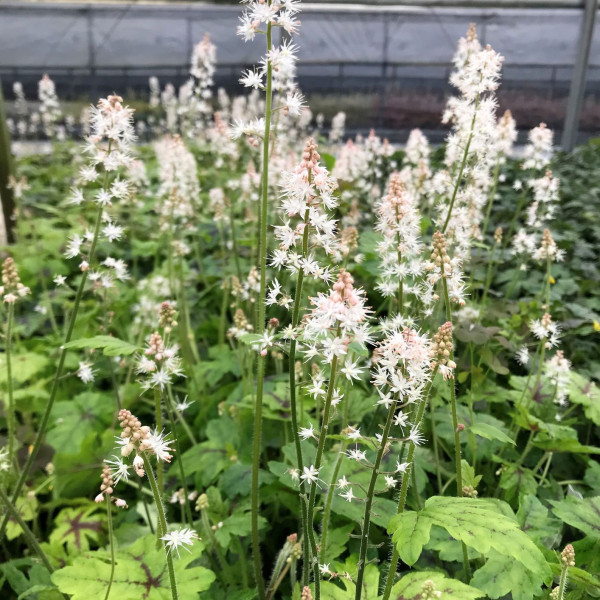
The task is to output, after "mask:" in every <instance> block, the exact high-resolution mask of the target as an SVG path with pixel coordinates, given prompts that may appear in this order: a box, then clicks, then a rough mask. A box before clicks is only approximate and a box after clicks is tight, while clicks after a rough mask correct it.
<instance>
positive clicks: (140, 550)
mask: <svg viewBox="0 0 600 600" xmlns="http://www.w3.org/2000/svg"><path fill="white" fill-rule="evenodd" d="M203 549H204V545H203V544H202V542H200V541H197V542H195V543H194V545H193V546H192V548H191V551H190V552H182V553H181V556H180V557H175V560H174V562H175V578H176V580H177V591H178V594H179V600H197V598H198V593H199V592H203V591H205V590H207V589H208V588H209V587H210V585H211V583H212V582H213V581H214V579H215V575H214V573H213V572H212V571H209V570H208V569H205V568H204V567H191V568H187V566H188V565H189V564H190V563H191V562H193V561H194V560H196V559H197V558H198V557H199V556H200V554H201V553H202V551H203ZM110 571H111V565H110V559H109V554H108V553H107V552H103V551H97V552H90V553H88V554H87V555H86V556H84V557H78V558H76V559H75V560H74V561H73V565H72V566H68V567H64V568H62V569H60V570H59V571H55V572H54V574H53V575H52V581H53V582H54V583H55V584H56V585H57V586H58V589H59V590H60V591H61V592H63V593H66V594H71V595H72V599H71V600H90V599H91V598H103V597H104V595H105V594H106V586H107V585H108V581H109V579H110ZM170 587H171V586H170V583H169V575H168V572H167V569H166V566H165V553H164V551H163V549H162V548H159V549H157V548H156V537H155V536H153V535H148V536H145V537H143V538H141V539H140V540H138V541H137V542H136V543H135V544H134V545H133V546H131V547H130V548H127V549H126V550H125V551H121V552H118V553H117V556H116V565H115V574H114V580H113V584H112V588H111V597H114V598H118V599H119V600H140V598H144V599H145V600H166V599H168V598H170V597H171V589H170Z"/></svg>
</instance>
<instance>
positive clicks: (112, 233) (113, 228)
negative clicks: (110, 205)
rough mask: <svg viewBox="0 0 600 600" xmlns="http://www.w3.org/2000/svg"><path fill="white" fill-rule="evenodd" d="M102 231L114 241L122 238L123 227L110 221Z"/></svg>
mask: <svg viewBox="0 0 600 600" xmlns="http://www.w3.org/2000/svg"><path fill="white" fill-rule="evenodd" d="M102 233H103V234H104V236H105V237H106V239H107V240H108V241H109V242H114V241H115V240H119V239H121V236H122V235H123V228H122V227H121V226H120V225H115V224H114V223H108V224H107V225H105V226H104V229H102Z"/></svg>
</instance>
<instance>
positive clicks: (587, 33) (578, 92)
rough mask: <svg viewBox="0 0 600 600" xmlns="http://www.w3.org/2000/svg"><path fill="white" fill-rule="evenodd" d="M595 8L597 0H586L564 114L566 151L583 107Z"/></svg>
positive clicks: (564, 148)
mask: <svg viewBox="0 0 600 600" xmlns="http://www.w3.org/2000/svg"><path fill="white" fill-rule="evenodd" d="M597 10H598V0H587V1H586V3H585V8H584V10H583V22H582V24H581V36H580V37H579V44H578V48H577V58H576V62H575V66H574V67H573V79H572V80H571V90H570V92H569V102H568V104H567V114H566V115H565V125H564V128H563V138H562V147H563V150H565V151H566V152H571V150H573V148H574V146H575V143H576V142H577V133H578V131H579V117H580V115H581V109H582V107H583V98H584V95H585V82H586V75H587V70H588V62H589V58H590V48H591V46H592V36H593V34H594V23H595V20H596V12H597Z"/></svg>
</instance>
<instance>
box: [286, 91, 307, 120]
mask: <svg viewBox="0 0 600 600" xmlns="http://www.w3.org/2000/svg"><path fill="white" fill-rule="evenodd" d="M303 106H304V96H302V94H301V93H300V92H297V91H296V92H294V93H293V94H288V96H287V98H286V100H285V108H286V109H287V111H288V113H289V114H290V115H292V116H295V117H297V116H298V115H299V114H300V113H301V112H302V108H303Z"/></svg>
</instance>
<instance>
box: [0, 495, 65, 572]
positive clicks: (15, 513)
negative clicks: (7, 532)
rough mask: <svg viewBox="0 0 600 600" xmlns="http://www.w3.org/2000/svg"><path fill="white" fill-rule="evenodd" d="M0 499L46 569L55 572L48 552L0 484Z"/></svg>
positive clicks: (7, 515)
mask: <svg viewBox="0 0 600 600" xmlns="http://www.w3.org/2000/svg"><path fill="white" fill-rule="evenodd" d="M0 500H2V504H3V505H4V506H5V507H6V508H7V513H6V518H7V519H8V517H9V515H10V516H11V517H12V518H13V519H14V520H15V521H16V522H17V525H18V526H19V527H20V528H21V530H22V531H23V535H24V536H25V540H26V541H27V544H28V545H29V546H30V547H31V549H32V550H33V551H34V552H35V553H36V554H37V555H38V557H39V559H40V560H41V561H42V563H43V564H44V566H45V567H46V569H48V572H49V573H54V569H53V568H52V565H51V564H50V561H49V560H48V557H47V556H46V553H45V552H44V551H43V550H42V547H41V546H40V545H39V544H38V541H37V539H36V537H35V535H33V532H32V531H31V529H29V526H28V525H27V523H25V521H24V520H23V518H22V517H21V513H20V512H19V509H18V508H17V507H16V505H15V504H14V503H13V502H12V501H11V500H10V499H9V497H8V496H7V495H6V492H5V491H4V488H3V487H2V486H0Z"/></svg>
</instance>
